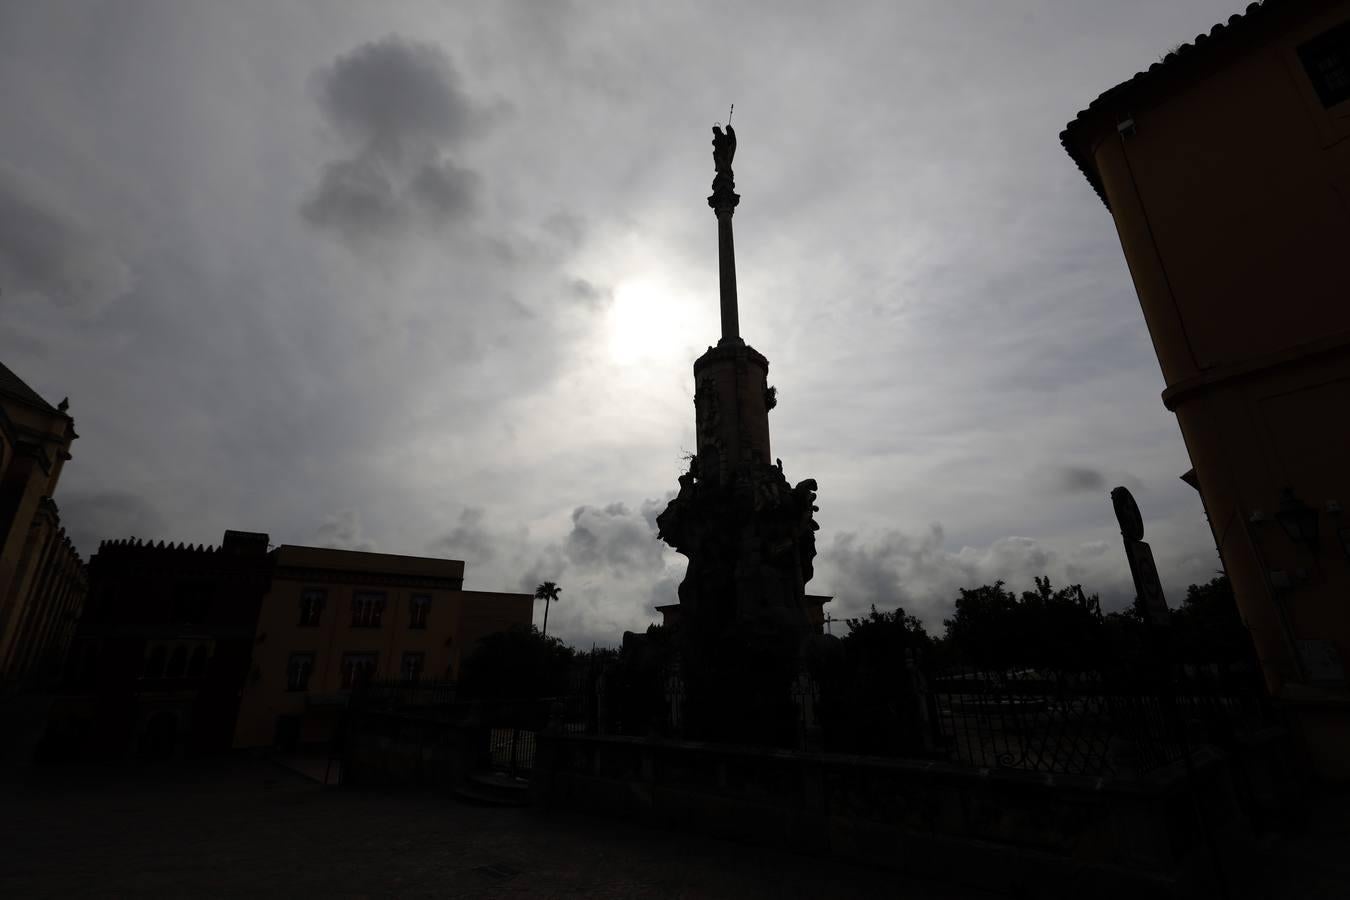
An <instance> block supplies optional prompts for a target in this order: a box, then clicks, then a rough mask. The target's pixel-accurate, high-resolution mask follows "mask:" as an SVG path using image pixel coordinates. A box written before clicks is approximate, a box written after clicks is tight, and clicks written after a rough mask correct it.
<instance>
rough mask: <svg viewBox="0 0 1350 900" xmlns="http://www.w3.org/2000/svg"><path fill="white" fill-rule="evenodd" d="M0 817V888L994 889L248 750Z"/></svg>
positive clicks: (80, 780) (853, 893)
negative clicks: (473, 796) (395, 783)
mask: <svg viewBox="0 0 1350 900" xmlns="http://www.w3.org/2000/svg"><path fill="white" fill-rule="evenodd" d="M14 781H17V779H11V782H14ZM0 810H3V811H4V813H3V815H0V897H5V898H20V897H25V898H26V897H47V896H75V895H78V896H105V897H124V896H162V897H170V896H173V897H183V896H219V897H256V896H287V897H330V896H334V897H359V896H368V897H388V896H414V897H415V896H440V897H520V898H534V897H559V898H561V897H600V898H658V897H659V898H667V897H669V898H676V897H679V898H698V897H729V898H737V900H747V898H758V897H765V898H768V897H773V898H794V897H795V898H808V897H848V898H853V897H859V898H866V897H888V898H897V897H899V898H915V900H956V898H989V897H993V896H996V895H993V894H988V893H981V892H971V891H960V890H956V889H953V888H949V887H945V886H942V885H937V884H933V883H931V882H918V881H912V880H902V879H898V878H897V876H896V875H895V874H894V873H890V872H885V871H882V870H874V869H867V868H862V867H855V866H849V865H843V864H839V863H834V862H830V861H828V860H824V859H817V858H812V857H809V856H803V855H795V854H789V853H785V852H775V851H767V850H762V849H758V848H754V847H744V846H740V845H737V844H733V843H728V842H725V841H718V840H712V839H705V838H701V837H697V836H691V835H681V834H673V833H670V832H665V831H660V830H656V829H651V828H644V827H634V826H631V825H625V824H622V823H617V822H611V821H608V820H603V819H597V818H593V817H588V816H581V815H574V814H566V813H561V814H559V813H554V814H549V813H544V812H540V811H536V810H532V809H519V808H497V807H481V806H472V805H467V804H463V803H458V802H456V801H455V800H453V799H451V798H450V797H447V796H441V795H427V794H424V793H418V792H412V791H360V790H346V789H338V788H324V787H322V786H320V785H319V784H317V783H315V782H314V781H312V780H309V779H306V778H304V777H303V776H301V775H299V774H296V773H295V772H292V771H289V770H286V769H283V768H282V767H280V766H278V765H276V764H274V763H270V762H267V761H265V760H253V759H242V758H236V759H229V760H217V761H207V762H196V763H178V764H173V765H172V766H169V767H161V768H158V769H142V770H135V769H127V768H116V769H100V768H91V767H78V768H76V767H67V766H61V767H47V768H40V769H36V770H32V771H30V772H29V773H28V775H27V776H26V778H25V779H24V780H22V781H21V782H19V783H8V784H0Z"/></svg>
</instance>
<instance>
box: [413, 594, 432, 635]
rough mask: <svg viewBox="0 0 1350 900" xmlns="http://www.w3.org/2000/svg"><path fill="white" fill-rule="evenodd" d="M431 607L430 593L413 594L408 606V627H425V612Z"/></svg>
mask: <svg viewBox="0 0 1350 900" xmlns="http://www.w3.org/2000/svg"><path fill="white" fill-rule="evenodd" d="M430 609H431V595H430V594H413V596H412V605H411V606H410V607H409V618H408V627H409V628H426V627H427V612H428V611H429V610H430Z"/></svg>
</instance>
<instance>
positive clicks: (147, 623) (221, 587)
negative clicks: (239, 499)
mask: <svg viewBox="0 0 1350 900" xmlns="http://www.w3.org/2000/svg"><path fill="white" fill-rule="evenodd" d="M269 569H270V560H269V559H268V553H267V535H265V534H258V533H254V532H245V531H227V532H225V536H224V539H223V540H222V541H221V545H220V546H219V547H202V546H198V547H185V546H183V545H181V544H180V545H176V546H175V545H167V544H164V543H163V542H160V543H159V544H157V545H156V544H153V543H146V542H144V541H135V540H122V541H105V542H104V543H103V544H101V545H100V546H99V549H98V552H97V553H95V554H94V556H93V558H92V559H90V561H89V581H90V593H89V600H88V603H87V605H86V609H85V612H84V615H83V616H82V617H81V619H80V623H79V627H78V629H77V630H76V635H75V640H74V642H73V644H72V647H71V654H70V662H69V664H68V666H67V671H66V678H67V680H66V685H65V687H64V689H63V690H62V692H61V693H60V695H59V696H58V698H57V700H56V702H55V704H54V706H53V709H52V713H51V717H50V720H49V726H48V746H47V750H48V752H49V753H50V754H51V755H54V756H58V757H60V756H96V757H114V758H116V757H123V756H132V755H136V756H144V757H157V756H178V755H192V754H200V753H207V752H210V751H212V750H216V749H220V748H223V747H228V746H229V743H230V738H231V736H232V734H233V731H234V723H235V719H236V717H237V714H238V709H239V692H240V687H241V686H242V685H243V683H244V677H245V675H246V673H247V671H248V665H249V659H250V656H251V653H252V647H253V635H254V631H255V626H256V624H257V619H258V610H259V608H260V606H261V603H262V598H263V594H264V593H266V591H267V587H268V576H269Z"/></svg>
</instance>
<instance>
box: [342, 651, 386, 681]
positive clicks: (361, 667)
mask: <svg viewBox="0 0 1350 900" xmlns="http://www.w3.org/2000/svg"><path fill="white" fill-rule="evenodd" d="M378 661H379V655H378V654H375V653H344V654H342V687H343V688H344V689H348V688H354V687H359V686H361V685H363V684H365V683H367V682H368V681H370V679H371V678H373V677H374V676H375V665H376V663H377V662H378Z"/></svg>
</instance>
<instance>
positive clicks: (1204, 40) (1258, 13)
mask: <svg viewBox="0 0 1350 900" xmlns="http://www.w3.org/2000/svg"><path fill="white" fill-rule="evenodd" d="M1314 5H1316V3H1315V0H1263V2H1258V3H1252V4H1250V5H1249V6H1248V7H1247V8H1246V9H1245V10H1243V11H1242V12H1241V13H1238V14H1237V15H1233V16H1229V18H1228V21H1227V22H1220V23H1219V24H1217V25H1215V26H1214V27H1213V28H1211V29H1210V30H1209V33H1208V34H1197V35H1196V36H1195V40H1193V41H1191V42H1190V43H1187V44H1182V45H1181V46H1179V47H1177V48H1176V49H1174V50H1172V51H1171V52H1170V53H1168V54H1167V55H1166V56H1164V57H1163V58H1162V60H1161V61H1160V62H1155V63H1154V64H1153V65H1151V66H1149V67H1148V68H1147V69H1145V70H1144V71H1142V72H1136V73H1135V74H1134V76H1133V77H1132V78H1130V79H1128V80H1127V81H1122V82H1121V83H1120V84H1118V85H1116V86H1115V87H1113V88H1111V89H1110V90H1107V91H1104V92H1102V93H1101V94H1100V95H1099V96H1098V97H1097V99H1096V100H1093V101H1092V102H1091V103H1089V104H1088V105H1087V108H1086V109H1083V110H1080V111H1079V113H1078V115H1076V116H1075V117H1074V118H1073V121H1071V122H1069V124H1068V125H1066V126H1064V130H1063V131H1061V132H1060V133H1059V142H1060V144H1061V145H1062V146H1063V147H1064V150H1065V152H1066V153H1068V154H1069V157H1070V158H1071V159H1072V160H1073V161H1074V163H1075V164H1076V165H1077V166H1078V169H1079V171H1081V172H1082V173H1083V176H1084V177H1085V178H1087V180H1088V183H1089V184H1091V185H1092V189H1093V190H1094V191H1096V192H1097V196H1098V197H1100V198H1101V201H1102V203H1104V204H1105V205H1106V207H1107V209H1110V207H1111V204H1109V203H1107V202H1106V194H1105V193H1104V192H1103V190H1102V183H1101V179H1100V178H1099V177H1098V176H1097V172H1096V169H1095V168H1094V167H1093V165H1092V162H1091V160H1090V158H1088V157H1086V155H1085V154H1083V153H1082V152H1081V149H1080V147H1079V146H1077V145H1076V141H1077V139H1078V138H1080V137H1081V134H1080V133H1079V132H1080V131H1081V129H1082V128H1083V126H1084V124H1085V122H1086V121H1087V119H1088V117H1089V116H1091V115H1092V114H1093V113H1096V112H1098V111H1099V110H1101V109H1102V108H1104V107H1106V106H1108V105H1112V104H1115V103H1116V102H1118V101H1120V100H1124V99H1126V98H1128V97H1129V96H1131V95H1133V94H1135V93H1136V92H1138V91H1139V90H1140V89H1141V88H1143V87H1145V86H1152V85H1155V84H1158V83H1160V82H1161V81H1162V80H1163V79H1164V78H1165V77H1168V76H1171V75H1173V74H1174V73H1176V72H1177V71H1178V70H1179V69H1180V68H1181V67H1182V65H1183V64H1189V63H1190V62H1192V61H1196V60H1201V59H1203V58H1204V57H1207V56H1209V55H1210V53H1211V52H1212V51H1213V50H1214V48H1215V47H1216V45H1220V46H1221V45H1223V44H1226V43H1228V42H1229V41H1231V40H1233V38H1234V36H1238V35H1244V34H1252V33H1254V32H1255V31H1256V30H1257V29H1259V28H1262V27H1264V26H1265V25H1266V24H1267V23H1268V22H1269V21H1270V19H1271V18H1272V17H1273V16H1274V14H1275V13H1277V12H1283V11H1285V10H1287V9H1292V8H1294V7H1298V6H1302V7H1304V8H1311V7H1312V6H1314Z"/></svg>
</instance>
